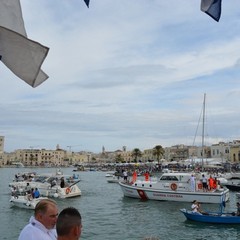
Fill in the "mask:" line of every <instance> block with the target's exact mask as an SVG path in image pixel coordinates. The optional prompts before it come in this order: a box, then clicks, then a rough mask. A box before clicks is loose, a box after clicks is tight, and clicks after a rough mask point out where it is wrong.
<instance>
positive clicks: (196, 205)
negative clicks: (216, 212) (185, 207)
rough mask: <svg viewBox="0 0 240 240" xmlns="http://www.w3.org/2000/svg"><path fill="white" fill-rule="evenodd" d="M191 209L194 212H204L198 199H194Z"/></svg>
mask: <svg viewBox="0 0 240 240" xmlns="http://www.w3.org/2000/svg"><path fill="white" fill-rule="evenodd" d="M191 209H192V212H193V213H199V214H202V213H201V210H200V203H199V202H198V201H197V200H194V201H193V203H192V206H191Z"/></svg>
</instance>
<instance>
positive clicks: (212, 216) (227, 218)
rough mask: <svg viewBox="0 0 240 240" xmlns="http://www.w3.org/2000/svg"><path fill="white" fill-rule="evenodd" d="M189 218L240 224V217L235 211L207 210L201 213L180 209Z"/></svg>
mask: <svg viewBox="0 0 240 240" xmlns="http://www.w3.org/2000/svg"><path fill="white" fill-rule="evenodd" d="M180 212H182V213H183V214H184V215H185V217H186V218H187V219H188V220H191V221H196V222H204V223H222V224H240V217H239V216H236V215H235V214H233V213H224V212H221V211H220V212H205V213H204V214H200V213H197V212H192V211H191V210H186V209H185V208H183V209H180Z"/></svg>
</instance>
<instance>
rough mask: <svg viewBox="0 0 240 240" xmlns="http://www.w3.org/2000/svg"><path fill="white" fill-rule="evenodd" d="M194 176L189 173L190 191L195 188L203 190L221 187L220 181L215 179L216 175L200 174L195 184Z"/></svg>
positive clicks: (193, 190)
mask: <svg viewBox="0 0 240 240" xmlns="http://www.w3.org/2000/svg"><path fill="white" fill-rule="evenodd" d="M196 181H197V180H196V177H195V175H194V174H192V175H191V177H190V179H189V180H188V182H189V183H190V188H191V191H192V192H195V191H196V190H202V191H203V192H208V191H213V190H216V189H218V188H220V187H221V183H220V181H219V180H218V179H217V177H216V176H214V177H213V176H212V175H210V176H209V177H206V175H205V174H202V176H201V179H200V182H199V183H198V184H197V186H196Z"/></svg>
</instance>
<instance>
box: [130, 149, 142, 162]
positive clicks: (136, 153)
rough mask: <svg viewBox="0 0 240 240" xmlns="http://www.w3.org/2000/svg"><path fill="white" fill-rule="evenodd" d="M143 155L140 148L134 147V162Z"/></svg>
mask: <svg viewBox="0 0 240 240" xmlns="http://www.w3.org/2000/svg"><path fill="white" fill-rule="evenodd" d="M141 156H142V152H141V151H140V150H139V148H134V149H133V151H132V157H133V158H134V162H137V158H138V157H141Z"/></svg>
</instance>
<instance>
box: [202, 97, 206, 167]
mask: <svg viewBox="0 0 240 240" xmlns="http://www.w3.org/2000/svg"><path fill="white" fill-rule="evenodd" d="M205 105H206V93H204V98H203V126H202V171H203V164H204V162H203V159H204V134H205V132H204V130H205V129H204V126H205Z"/></svg>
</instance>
